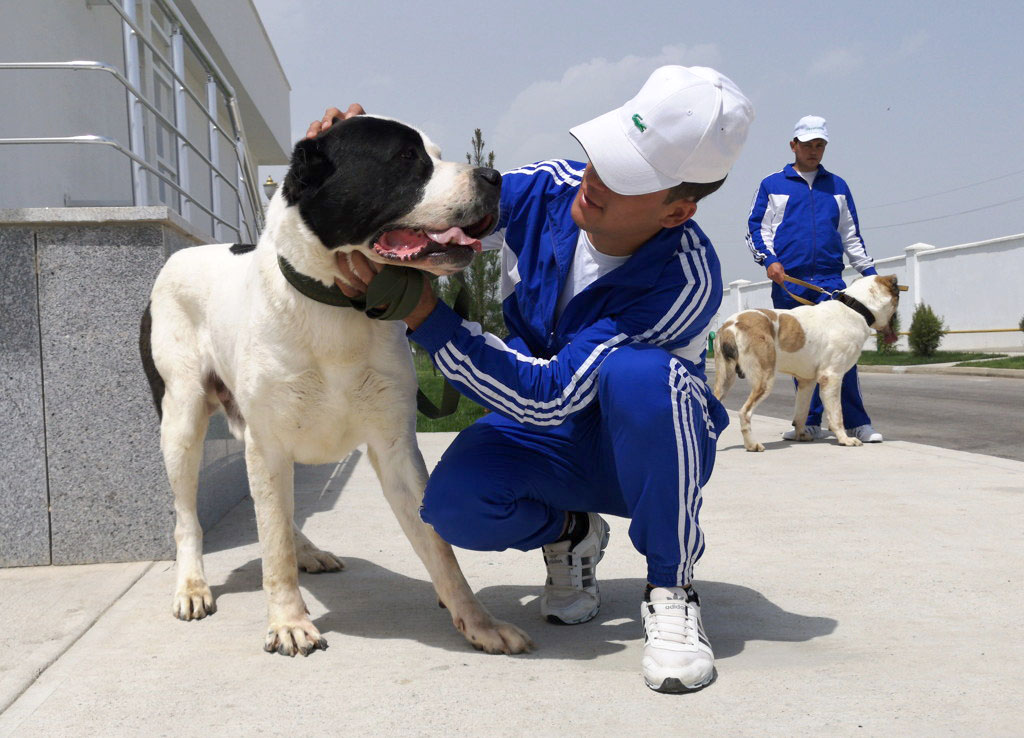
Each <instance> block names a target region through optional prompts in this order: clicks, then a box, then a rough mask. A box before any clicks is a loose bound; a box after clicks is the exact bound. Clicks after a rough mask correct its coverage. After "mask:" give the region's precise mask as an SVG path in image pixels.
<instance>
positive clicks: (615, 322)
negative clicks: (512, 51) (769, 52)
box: [311, 66, 753, 692]
mask: <svg viewBox="0 0 1024 738" xmlns="http://www.w3.org/2000/svg"><path fill="white" fill-rule="evenodd" d="M351 110H352V109H351V108H350V112H351ZM335 113H337V111H336V110H334V111H328V115H327V116H325V120H330V117H331V115H332V114H335ZM752 119H753V109H752V107H751V105H750V103H749V101H748V100H747V99H746V97H744V96H743V94H742V93H741V92H740V90H739V89H738V88H737V87H736V86H735V84H733V82H732V81H730V80H729V79H728V78H726V77H724V76H722V75H721V74H719V73H718V72H716V71H715V70H713V69H708V68H702V67H692V68H685V67H679V66H667V67H662V68H660V69H657V70H656V71H655V72H654V73H653V74H652V75H651V77H650V78H649V79H648V80H647V82H646V83H645V84H644V86H643V88H642V89H641V90H640V92H639V93H638V94H637V95H636V97H634V98H633V99H632V100H630V101H629V102H628V103H626V104H625V105H624V106H622V107H621V108H619V109H618V110H614V111H612V112H609V113H607V114H605V115H602V116H600V117H598V118H595V119H594V120H591V121H589V122H588V123H584V124H582V125H580V126H577V127H576V128H574V129H572V131H571V133H572V135H573V136H574V137H575V138H576V139H577V140H578V141H579V143H580V144H581V145H582V147H583V148H584V150H585V151H586V153H587V155H588V157H589V159H590V163H589V164H586V165H584V164H582V163H579V162H573V161H563V160H553V161H545V162H540V163H538V164H534V165H531V166H526V167H522V168H520V169H516V170H514V171H511V172H509V173H507V174H505V175H503V178H502V189H501V217H500V223H499V227H498V231H497V234H496V241H497V244H498V245H500V246H501V248H502V266H503V276H502V288H503V290H502V293H503V301H504V305H503V307H504V316H505V322H506V325H507V327H508V330H509V336H508V338H507V339H506V340H505V341H502V340H500V339H499V338H497V337H496V336H493V335H490V334H484V333H481V329H480V326H479V325H478V324H476V323H471V322H468V321H464V320H462V319H461V318H460V317H459V316H458V315H456V314H455V313H454V312H453V311H452V310H451V309H450V308H448V306H447V305H445V304H444V303H441V302H438V301H437V299H436V297H434V295H433V292H431V291H430V290H429V289H427V290H426V291H425V293H424V295H423V297H422V298H421V300H420V304H419V305H418V306H417V308H416V309H415V310H414V311H413V313H412V314H410V315H409V316H408V317H407V318H406V319H405V321H406V323H407V324H408V326H409V328H410V334H409V335H410V338H411V339H412V340H413V341H415V342H416V343H418V344H419V345H421V346H423V347H424V348H426V349H427V350H428V351H429V352H430V354H431V357H432V358H433V361H434V363H435V365H436V366H437V368H438V369H439V370H440V371H441V372H442V373H443V374H444V376H445V377H447V378H448V380H449V381H451V382H452V383H453V384H454V385H455V386H456V387H458V389H459V391H460V392H462V394H464V395H466V396H467V397H470V398H472V399H473V400H475V401H476V402H478V403H480V404H482V405H484V406H486V407H488V408H490V409H492V410H493V411H494V412H493V413H491V414H488V415H485V416H484V417H483V418H481V419H480V420H478V421H477V422H476V423H474V424H473V425H472V426H470V427H469V428H466V429H465V430H464V431H462V432H461V433H460V434H459V435H458V437H457V438H456V439H455V441H454V442H453V443H452V445H451V446H450V447H449V449H448V450H447V451H446V453H445V454H444V456H443V458H442V459H441V461H440V462H439V463H438V465H437V467H436V468H435V469H434V471H433V473H432V474H431V477H430V481H429V482H428V484H427V488H426V491H425V494H424V499H423V508H422V511H421V516H422V518H423V520H424V521H426V522H427V523H429V524H430V525H432V526H433V527H434V529H435V530H436V531H437V533H438V534H439V535H440V536H441V537H442V538H443V539H445V540H446V541H448V542H449V543H451V544H453V545H455V546H461V547H463V548H469V549H475V550H484V551H501V550H504V549H506V548H517V549H520V550H524V551H525V550H530V549H535V548H543V551H544V560H545V563H546V565H547V574H548V578H547V583H546V585H545V587H544V594H543V596H542V598H541V613H542V614H543V615H544V616H545V617H547V618H548V619H549V620H551V621H555V622H560V623H567V624H572V623H583V622H586V621H588V620H590V619H591V618H593V617H594V616H595V615H596V614H597V611H598V608H599V607H600V595H599V590H598V585H597V579H596V576H595V571H596V566H597V563H598V562H599V561H600V560H601V557H602V555H603V553H604V549H605V546H606V545H607V542H608V525H607V523H605V521H604V520H603V519H602V518H601V517H600V515H598V513H607V514H610V515H620V516H625V517H628V518H630V519H631V521H632V522H631V523H630V527H629V535H630V539H631V540H632V542H633V545H634V546H636V548H637V550H638V551H640V553H642V554H643V555H644V556H646V558H647V581H648V586H647V588H646V592H645V593H643V594H642V600H643V601H642V603H641V611H642V615H643V620H644V627H645V631H646V636H647V637H646V639H645V646H644V654H643V661H642V664H643V666H642V668H643V674H644V679H645V681H646V683H647V685H648V686H649V687H651V688H652V689H655V690H659V691H663V692H682V691H691V690H695V689H700V688H702V687H704V686H706V685H708V684H710V683H711V682H712V681H713V680H714V677H715V673H716V672H715V669H714V656H713V654H712V650H711V646H710V644H709V643H708V640H707V636H706V635H705V633H704V630H703V627H702V625H701V621H700V601H699V599H698V598H697V593H696V592H695V591H694V590H693V588H692V586H691V584H692V581H693V566H694V564H695V563H696V562H697V560H698V559H699V558H700V556H701V554H702V553H703V552H704V538H703V535H702V534H701V530H700V526H699V523H698V518H699V513H700V508H701V486H702V485H704V484H705V483H706V482H707V480H708V477H709V476H710V475H711V469H712V467H713V465H714V460H715V442H716V439H717V437H718V434H719V433H720V432H721V431H722V429H723V428H725V426H726V424H727V423H728V418H727V415H726V412H725V410H724V409H723V407H722V406H721V405H720V404H719V403H718V401H717V400H716V399H715V398H714V396H713V395H712V394H711V392H710V390H709V389H708V387H707V385H706V384H705V375H704V355H705V350H706V346H707V336H708V330H709V328H708V324H709V321H710V320H711V318H712V317H713V316H714V315H715V313H716V312H717V310H718V307H719V303H720V301H721V297H722V282H721V275H720V272H719V264H718V258H717V256H716V255H715V251H714V249H713V248H712V246H711V243H710V242H709V241H708V238H707V236H706V235H704V233H703V232H702V231H701V229H700V228H698V227H697V224H696V223H694V222H693V221H692V220H691V218H692V216H693V214H694V213H695V212H696V210H697V201H698V200H699V199H700V198H701V197H703V196H705V195H707V194H710V193H712V192H714V191H715V190H717V189H718V188H719V187H720V186H721V184H722V182H723V181H724V179H725V176H726V175H727V174H728V172H729V168H730V167H731V166H732V164H733V162H734V161H735V159H736V157H737V156H738V155H739V152H740V149H741V147H742V145H743V142H744V140H745V139H746V134H747V128H748V126H749V124H750V122H751V120H752ZM315 128H318V126H317V125H316V124H314V126H313V127H311V131H313V132H314V133H315V132H316V131H315V130H314V129H315ZM492 239H495V237H492ZM340 261H341V263H340V264H339V268H340V269H341V270H342V273H343V274H345V275H346V278H347V279H349V281H350V282H352V283H353V285H355V287H352V286H343V289H345V290H346V291H347V294H349V295H350V296H357V295H359V294H361V289H360V288H361V287H364V286H365V284H367V283H368V282H369V281H370V280H371V279H372V277H373V274H374V273H375V270H376V269H377V267H371V265H370V262H369V261H367V260H365V259H363V258H362V257H361V256H360V257H359V258H353V260H352V266H351V268H350V267H349V265H348V263H347V260H345V259H342V260H340ZM339 286H341V285H340V282H339ZM638 596H641V595H640V594H639V593H638Z"/></svg>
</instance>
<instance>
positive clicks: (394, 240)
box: [377, 228, 427, 256]
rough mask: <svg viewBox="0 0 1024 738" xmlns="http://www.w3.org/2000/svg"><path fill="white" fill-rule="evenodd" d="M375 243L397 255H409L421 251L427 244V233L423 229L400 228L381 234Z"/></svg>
mask: <svg viewBox="0 0 1024 738" xmlns="http://www.w3.org/2000/svg"><path fill="white" fill-rule="evenodd" d="M377 245H378V246H380V247H381V248H382V249H384V250H385V251H389V252H391V253H394V254H397V255H398V256H409V255H410V254H415V253H417V252H418V251H421V250H422V249H423V247H424V246H426V245H427V235H426V234H425V233H424V232H423V231H414V230H412V229H411V228H401V229H399V230H395V231H387V232H386V233H383V234H381V237H380V239H379V240H378V241H377Z"/></svg>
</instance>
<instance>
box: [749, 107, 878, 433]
mask: <svg viewBox="0 0 1024 738" xmlns="http://www.w3.org/2000/svg"><path fill="white" fill-rule="evenodd" d="M827 145H828V128H827V127H826V125H825V119H824V118H820V117H818V116H816V115H807V116H804V117H803V118H801V119H800V120H799V121H797V124H796V128H795V129H794V131H793V140H792V141H790V142H789V147H790V149H792V151H793V154H794V156H795V161H794V162H793V163H792V164H787V165H786V166H785V167H784V168H783V169H782V171H781V172H776V173H775V174H772V175H770V176H768V177H765V178H764V179H763V180H761V186H760V187H759V188H758V190H757V194H756V195H755V196H754V204H753V206H752V207H751V209H750V217H749V219H748V220H747V246H749V248H750V251H751V253H752V254H753V255H754V260H755V261H757V263H758V264H760V265H762V266H763V267H764V268H765V271H766V272H767V273H768V278H769V279H771V280H772V281H773V282H774V283H775V284H773V285H772V303H773V304H774V305H775V307H777V308H783V309H788V308H794V307H797V305H799V303H798V302H797V301H796V300H794V299H793V298H792V297H790V296H789V295H788V294H787V293H786V290H785V289H784V288H783V278H784V277H785V276H786V275H787V274H788V275H790V276H792V277H797V278H798V279H801V280H803V281H805V282H810V283H811V284H814V285H817V286H818V287H822V288H824V289H827V290H829V291H832V290H837V289H843V288H844V287H846V283H845V282H843V279H842V273H843V254H844V253H845V254H846V258H847V259H848V260H849V262H850V266H852V267H853V268H854V269H856V270H857V271H858V272H860V273H861V274H862V275H863V276H868V275H871V274H877V272H876V271H875V262H874V259H872V258H871V257H870V256H868V252H867V250H866V249H865V248H864V240H863V239H862V238H861V236H860V224H859V223H858V221H857V208H856V207H855V206H854V204H853V195H852V194H850V188H849V187H847V185H846V182H845V181H844V180H843V179H842V178H840V177H838V176H836V175H835V174H833V173H832V172H830V171H828V170H826V169H825V167H823V166H821V159H822V157H823V156H824V155H825V146H827ZM789 289H790V290H791V291H792V292H793V293H794V294H796V295H798V296H800V297H803V298H804V299H807V300H811V301H812V302H819V301H821V300H823V299H829V298H828V296H827V295H823V294H821V293H819V292H814V291H812V290H809V289H807V288H805V287H798V286H797V285H793V284H791V285H790V287H789ZM841 402H842V406H843V424H844V425H845V426H846V432H847V433H848V434H849V435H851V436H854V437H856V438H859V439H860V440H861V441H863V442H864V443H879V442H881V440H882V434H881V433H879V432H878V431H876V430H875V429H874V428H872V427H871V418H869V417H868V414H867V411H866V410H865V409H864V401H863V400H862V399H861V395H860V382H859V381H858V379H857V367H856V366H854V367H853V368H852V369H850V371H849V372H847V373H846V375H845V376H844V377H843V389H842V396H841ZM822 411H823V408H822V404H821V398H820V397H819V395H818V388H817V387H815V388H814V396H813V397H812V399H811V408H810V411H809V412H808V414H807V430H808V431H810V432H811V434H812V435H813V436H814V437H816V438H824V437H825V436H827V435H828V432H827V431H825V430H823V429H822V427H821V415H822ZM782 437H783V438H784V439H786V440H790V441H791V440H793V439H794V437H795V431H793V430H788V431H786V432H785V433H783V434H782Z"/></svg>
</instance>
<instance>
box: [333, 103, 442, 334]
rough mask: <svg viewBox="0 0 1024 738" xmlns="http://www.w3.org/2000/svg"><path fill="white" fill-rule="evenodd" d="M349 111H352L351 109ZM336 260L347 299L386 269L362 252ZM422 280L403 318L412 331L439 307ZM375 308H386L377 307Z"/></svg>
mask: <svg viewBox="0 0 1024 738" xmlns="http://www.w3.org/2000/svg"><path fill="white" fill-rule="evenodd" d="M349 109H350V110H351V108H349ZM334 258H335V261H336V262H337V264H338V271H339V272H341V275H342V276H343V277H344V279H335V280H334V283H335V284H336V285H338V289H340V290H341V291H342V293H343V294H344V295H345V297H352V298H359V297H363V296H364V295H365V294H366V290H367V288H368V287H369V285H370V282H371V281H372V280H373V278H374V277H375V276H377V273H378V272H379V271H380V270H381V269H383V268H384V265H383V264H378V263H377V262H375V261H370V260H369V259H367V258H366V255H365V254H363V253H362V252H360V251H353V252H351V253H348V254H346V253H344V252H341V251H339V252H337V253H336V254H335V257H334ZM422 279H423V292H422V294H420V300H419V302H418V303H416V307H415V308H413V311H412V312H411V313H409V315H407V316H406V317H405V318H403V320H404V321H405V324H406V325H407V326H409V328H410V329H412V330H416V329H417V328H419V326H420V323H422V322H423V321H424V320H426V318H427V316H428V315H430V313H431V312H433V310H434V308H435V307H436V306H437V296H436V295H434V289H433V287H432V286H431V284H430V280H429V279H427V275H426V274H423V275H422ZM374 307H385V306H384V305H375V306H374Z"/></svg>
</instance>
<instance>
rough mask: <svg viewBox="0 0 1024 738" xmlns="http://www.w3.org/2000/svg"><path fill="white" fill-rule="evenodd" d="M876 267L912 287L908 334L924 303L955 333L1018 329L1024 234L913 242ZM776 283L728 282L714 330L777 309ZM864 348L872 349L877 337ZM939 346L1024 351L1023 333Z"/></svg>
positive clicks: (1023, 313)
mask: <svg viewBox="0 0 1024 738" xmlns="http://www.w3.org/2000/svg"><path fill="white" fill-rule="evenodd" d="M875 267H876V268H877V269H878V273H879V274H895V275H896V276H897V277H899V280H900V284H905V285H909V286H910V290H909V291H908V292H904V293H903V295H902V299H901V301H900V311H899V312H900V326H901V330H902V331H904V332H905V331H907V330H909V329H910V321H911V319H912V317H913V313H914V308H915V306H916V305H918V304H920V303H922V302H924V303H926V304H927V305H929V306H930V307H931V308H932V309H933V310H934V311H935V312H936V314H938V315H939V316H940V317H941V318H942V319H943V321H944V322H945V324H946V328H947V330H950V331H990V330H991V329H994V328H1013V329H1016V328H1017V327H1018V323H1019V322H1020V320H1021V318H1022V317H1024V234H1019V235H1016V236H1006V237H1004V238H996V239H992V240H990V241H979V242H977V243H968V244H962V245H959V246H949V247H947V248H941V249H939V248H935V247H934V246H930V245H928V244H920V243H919V244H914V245H913V246H908V247H907V248H906V249H904V254H903V255H902V256H894V257H890V258H887V259H877V260H876V261H875ZM858 276H859V275H858V274H857V272H855V271H854V270H853V269H849V268H848V269H847V270H846V271H845V272H843V279H844V280H846V283H847V284H849V283H850V282H851V281H853V280H854V279H856V278H857V277H858ZM771 284H772V283H771V282H770V281H768V280H765V281H763V282H748V281H747V280H743V279H741V280H737V281H735V282H731V283H729V286H728V287H727V288H726V290H725V295H724V296H723V298H722V308H721V310H719V312H718V315H717V316H715V319H714V321H712V329H713V330H717V329H718V326H720V325H721V324H722V323H723V322H725V319H726V318H727V317H728V316H729V315H732V314H733V313H735V312H737V311H739V310H746V309H748V308H759V307H765V308H770V307H772V297H771ZM899 346H900V348H904V349H905V348H907V339H906V337H905V336H903V337H901V338H900V344H899ZM864 347H865V348H866V349H873V348H874V347H875V340H874V338H873V337H872V338H871V339H870V340H869V341H868V342H867V343H866V344H865V345H864ZM940 348H941V349H948V350H960V349H964V350H973V349H994V348H999V349H1016V350H1024V333H1021V332H1020V331H1019V330H1014V331H1013V332H998V333H993V332H976V333H949V334H947V335H946V336H945V337H943V340H942V345H941V346H940Z"/></svg>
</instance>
